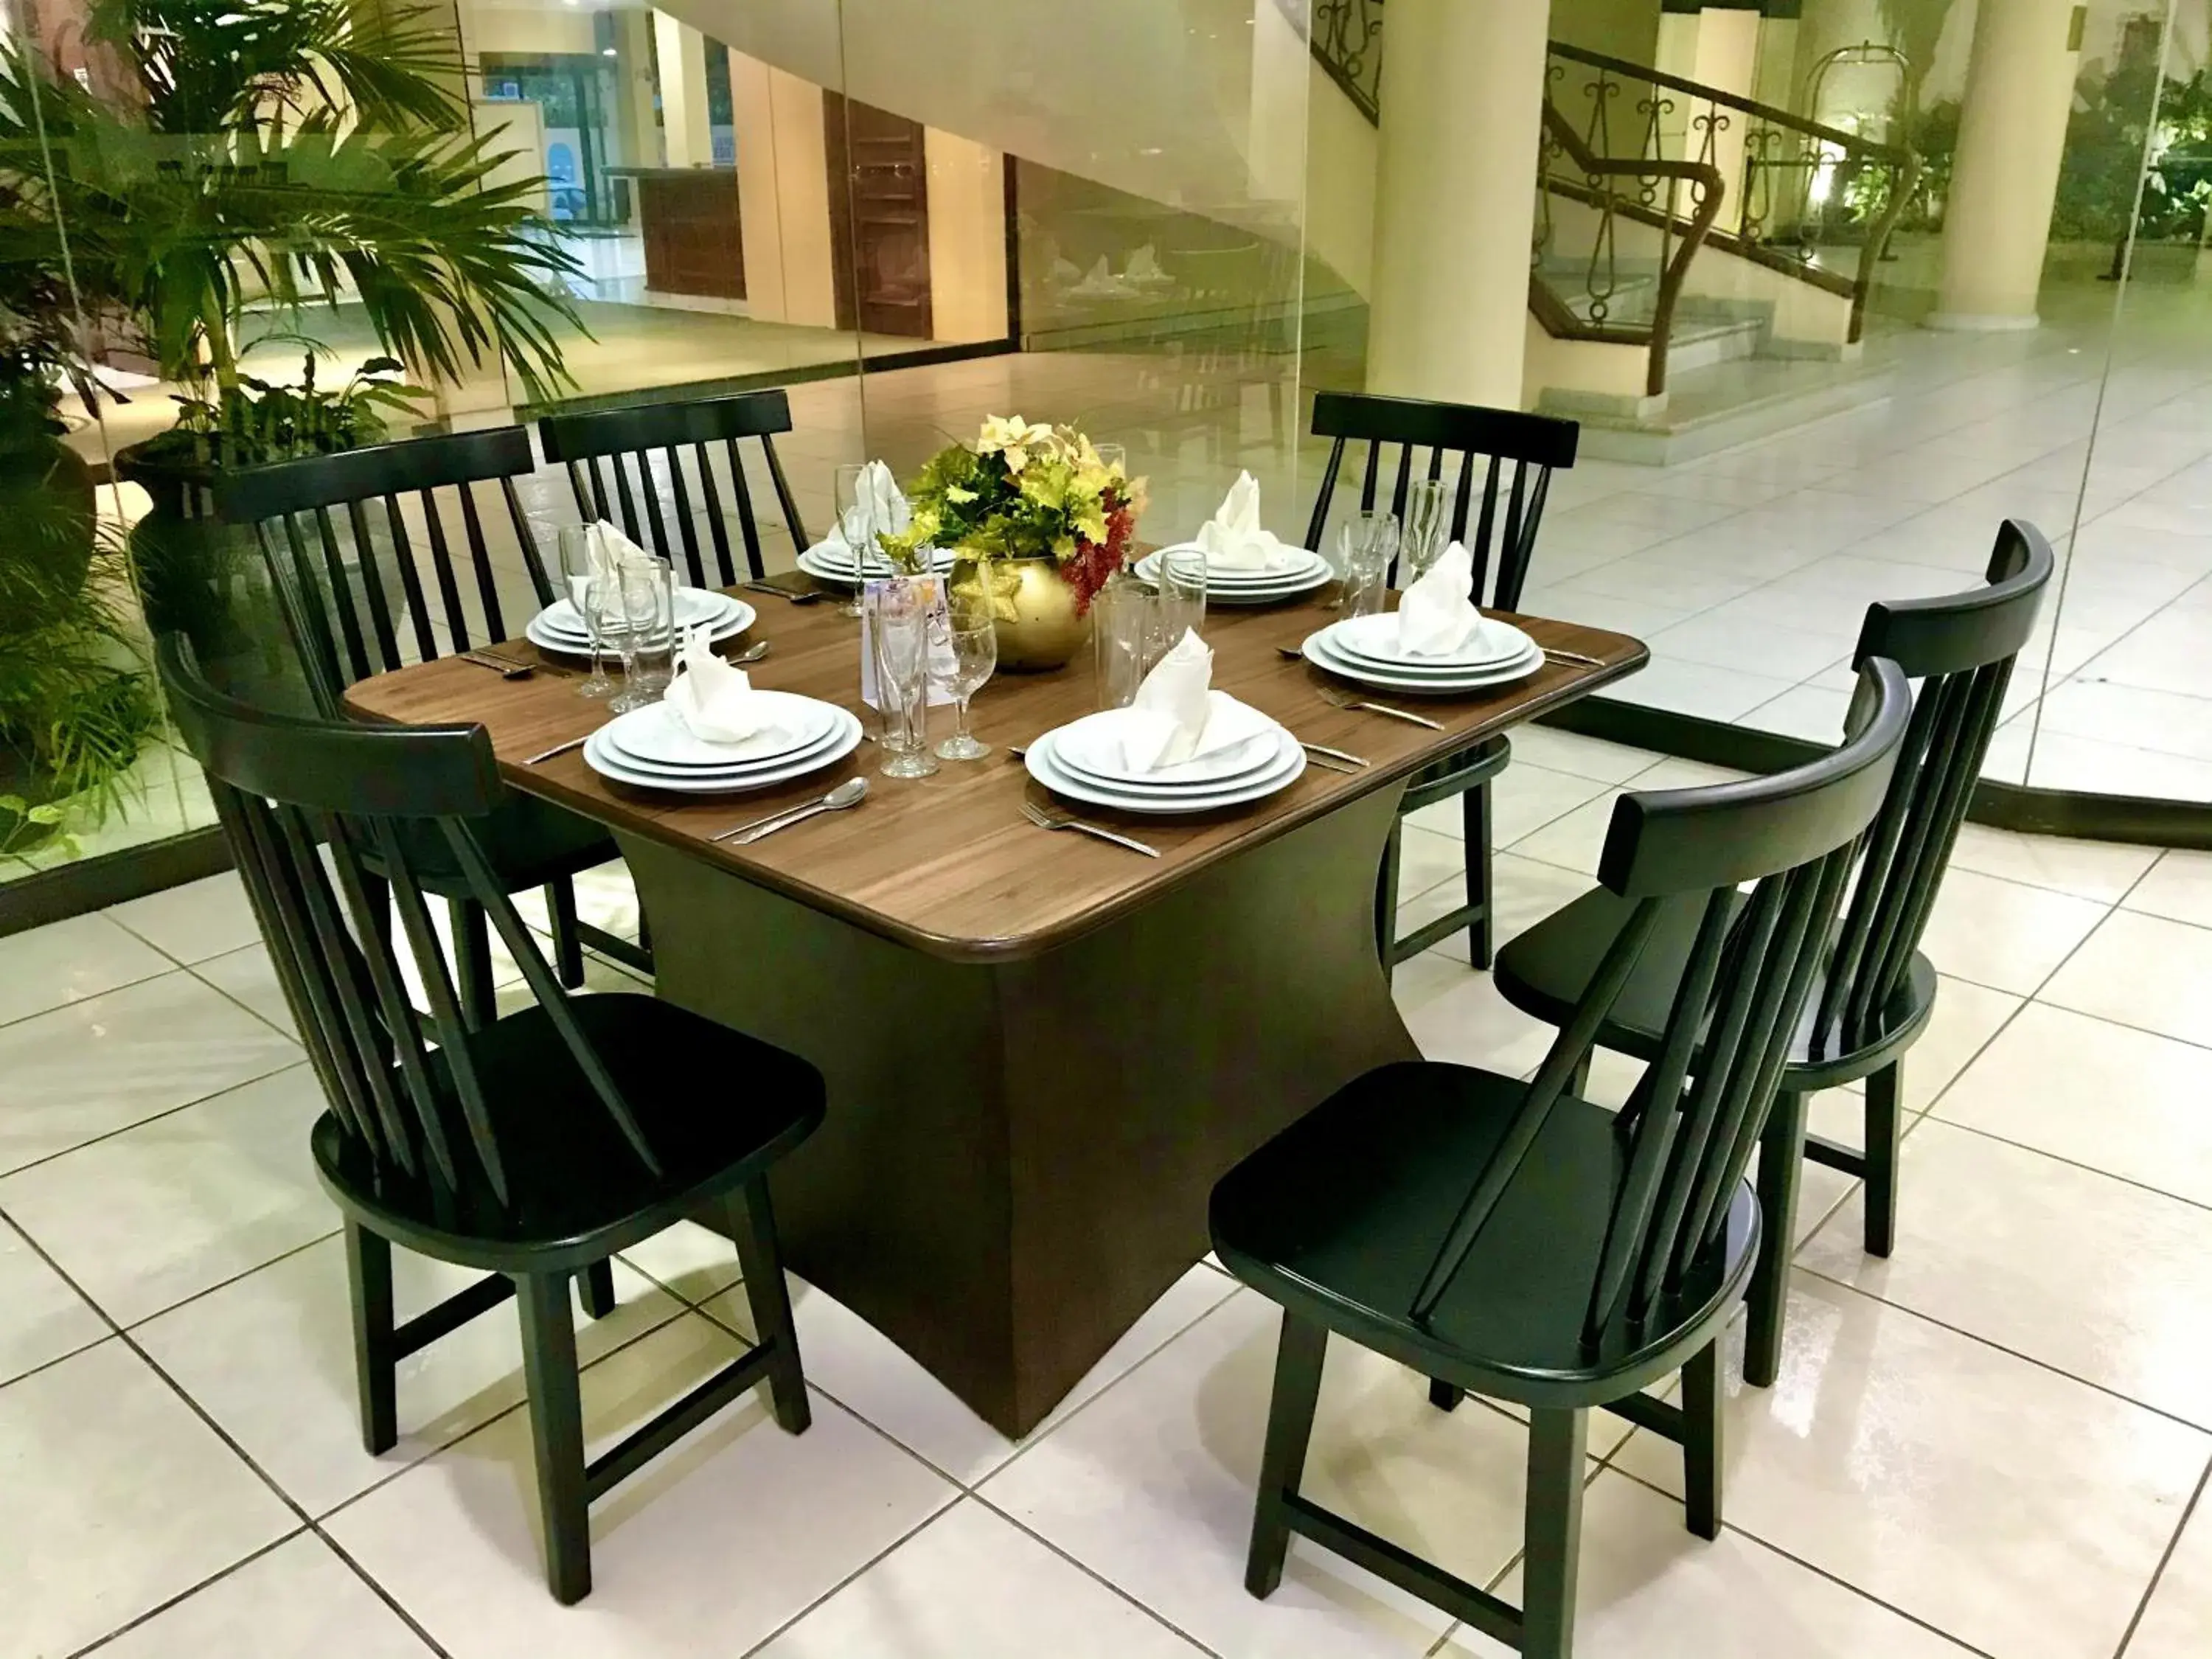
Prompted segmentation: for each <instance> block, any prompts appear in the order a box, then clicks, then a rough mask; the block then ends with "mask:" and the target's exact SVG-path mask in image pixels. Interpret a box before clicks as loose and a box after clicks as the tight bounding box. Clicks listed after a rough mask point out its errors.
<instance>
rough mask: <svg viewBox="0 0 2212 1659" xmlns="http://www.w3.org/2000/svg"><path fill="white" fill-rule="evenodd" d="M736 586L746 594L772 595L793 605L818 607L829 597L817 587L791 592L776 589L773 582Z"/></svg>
mask: <svg viewBox="0 0 2212 1659" xmlns="http://www.w3.org/2000/svg"><path fill="white" fill-rule="evenodd" d="M738 586H740V587H742V588H744V590H745V592H748V593H773V594H775V596H776V598H778V599H789V600H790V601H791V602H792V603H793V605H818V604H820V603H821V602H822V601H823V599H828V598H829V595H828V594H827V593H824V592H823V591H822V590H821V589H820V588H818V587H817V588H812V589H807V590H803V591H799V592H793V590H792V589H790V588H788V587H778V586H776V585H775V583H774V582H739V583H738Z"/></svg>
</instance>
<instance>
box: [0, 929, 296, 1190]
mask: <svg viewBox="0 0 2212 1659" xmlns="http://www.w3.org/2000/svg"><path fill="white" fill-rule="evenodd" d="M299 1059H300V1047H299V1045H298V1044H297V1043H295V1042H292V1041H291V1040H290V1039H289V1037H286V1036H282V1035H280V1034H279V1033H277V1032H276V1031H274V1030H270V1027H269V1026H268V1025H267V1024H265V1023H264V1022H263V1021H262V1020H260V1019H258V1018H255V1017H254V1016H253V1015H252V1014H249V1013H247V1012H246V1010H245V1009H243V1008H241V1007H240V1006H238V1005H237V1004H236V1003H234V1002H233V1001H231V1000H230V999H229V998H228V997H226V996H224V995H223V994H222V993H221V992H219V991H216V990H213V989H210V987H207V986H205V985H203V984H201V983H200V982H199V981H197V980H196V979H194V978H193V977H192V976H191V975H190V974H185V973H170V974H165V975H162V976H161V978H159V979H149V980H147V981H144V982H143V983H142V984H138V985H132V986H128V987H125V988H124V989H122V990H119V991H110V992H107V993H106V994H104V995H101V996H96V997H89V998H87V999H86V1000H84V1001H82V1002H79V1003H73V1004H71V1005H70V1006H67V1007H64V1008H56V1009H53V1010H52V1011H51V1012H47V1013H43V1014H34V1015H33V1016H32V1017H31V1018H28V1019H23V1020H18V1021H16V1023H15V1024H13V1025H9V1026H5V1027H0V1172H5V1171H7V1170H15V1169H20V1168H21V1167H22V1166H23V1165H24V1164H29V1163H32V1162H33V1161H34V1160H36V1159H39V1158H51V1157H52V1156H53V1155H54V1154H55V1153H57V1152H67V1151H68V1150H69V1149H70V1147H72V1146H81V1145H82V1144H83V1143H84V1142H86V1141H88V1140H90V1139H94V1137H95V1136H99V1135H104V1134H109V1133H113V1132H114V1131H115V1130H118V1129H122V1128H127V1127H130V1126H131V1124H133V1123H138V1122H142V1121H144V1120H145V1119H147V1118H149V1117H152V1116H154V1115H155V1114H157V1113H160V1112H166V1111H168V1110H170V1109H172V1108H174V1107H178V1106H184V1105H188V1104H190V1103H191V1102H193V1101H195V1100H204V1099H205V1098H206V1097H208V1096H210V1095H213V1094H219V1093H221V1092H222V1091H223V1090H225V1089H230V1088H234V1087H236V1086H237V1085H240V1084H241V1083H247V1082H251V1081H252V1080H253V1079H256V1078H261V1077H266V1076H268V1075H269V1074H270V1073H272V1072H278V1071H282V1070H283V1068H284V1067H286V1066H290V1065H293V1064H295V1063H296V1062H297V1061H298V1060H299Z"/></svg>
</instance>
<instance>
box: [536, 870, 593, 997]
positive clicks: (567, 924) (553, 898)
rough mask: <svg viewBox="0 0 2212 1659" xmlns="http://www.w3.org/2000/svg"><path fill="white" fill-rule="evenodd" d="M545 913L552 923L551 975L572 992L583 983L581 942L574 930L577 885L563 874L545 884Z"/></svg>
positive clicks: (582, 949) (582, 950)
mask: <svg viewBox="0 0 2212 1659" xmlns="http://www.w3.org/2000/svg"><path fill="white" fill-rule="evenodd" d="M545 915H546V916H547V918H548V919H549V920H550V921H551V922H552V924H553V974H554V977H556V979H558V980H559V981H561V983H562V985H563V986H564V987H567V988H568V989H569V990H571V991H577V990H581V989H582V988H583V984H584V941H583V939H582V937H581V936H580V934H579V933H577V932H576V884H575V883H574V882H573V881H571V880H570V879H569V878H568V877H566V876H562V878H560V879H559V880H557V881H549V882H547V883H546V884H545Z"/></svg>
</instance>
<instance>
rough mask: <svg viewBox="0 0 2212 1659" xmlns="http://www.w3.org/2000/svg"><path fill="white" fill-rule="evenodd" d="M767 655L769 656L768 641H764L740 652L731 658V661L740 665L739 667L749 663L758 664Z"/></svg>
mask: <svg viewBox="0 0 2212 1659" xmlns="http://www.w3.org/2000/svg"><path fill="white" fill-rule="evenodd" d="M766 655H768V641H766V640H762V641H758V642H757V643H756V644H753V645H749V646H747V647H745V648H744V650H742V651H740V652H738V654H737V655H736V656H734V657H732V658H730V659H729V660H730V661H731V662H732V663H735V664H738V665H739V666H743V665H744V664H746V663H749V662H758V661H759V660H760V659H762V658H763V657H765V656H766Z"/></svg>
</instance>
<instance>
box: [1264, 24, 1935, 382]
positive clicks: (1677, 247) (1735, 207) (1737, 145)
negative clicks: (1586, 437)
mask: <svg viewBox="0 0 2212 1659" xmlns="http://www.w3.org/2000/svg"><path fill="white" fill-rule="evenodd" d="M1282 3H1283V4H1284V5H1285V9H1289V10H1291V11H1292V12H1293V15H1299V8H1300V6H1301V5H1302V4H1304V5H1305V6H1306V7H1307V8H1308V9H1305V10H1304V13H1303V16H1304V18H1308V19H1310V26H1311V31H1312V33H1311V40H1312V45H1313V52H1314V56H1315V58H1316V60H1317V61H1318V62H1319V63H1320V64H1321V66H1322V69H1323V70H1326V71H1327V72H1328V75H1329V76H1330V78H1331V79H1333V80H1334V82H1336V83H1337V85H1338V86H1339V87H1340V88H1343V90H1344V92H1345V94H1346V96H1347V97H1349V98H1350V99H1351V100H1352V102H1353V103H1355V104H1357V105H1358V106H1359V108H1360V109H1361V110H1362V111H1364V112H1365V113H1366V114H1367V116H1368V118H1370V119H1376V118H1378V111H1379V107H1380V104H1379V98H1380V90H1381V81H1382V69H1383V52H1382V47H1383V0H1282ZM1919 170H1920V164H1919V159H1918V157H1917V155H1914V154H1913V152H1912V151H1911V149H1907V148H1905V147H1903V146H1900V145H1895V144H1888V143H1878V142H1876V141H1875V140H1873V139H1870V138H1867V137H1862V136H1861V135H1859V134H1857V133H1854V132H1850V131H1844V130H1843V129H1841V128H1838V127H1831V126H1826V125H1822V124H1820V123H1819V122H1816V121H1810V120H1807V119H1806V118H1803V117H1802V116H1798V115H1794V114H1792V113H1790V112H1789V111H1787V110H1783V109H1777V108H1775V107H1774V106H1771V105H1767V104H1762V103H1759V102H1758V101H1756V100H1753V99H1748V98H1743V97H1739V96H1737V95H1736V94H1733V93H1729V92H1723V91H1722V90H1720V89H1719V88H1714V87H1708V86H1702V85H1700V84H1699V83H1698V82H1694V81H1689V80H1685V79H1683V78H1681V77H1680V76H1672V75H1668V74H1666V73H1664V72H1663V71H1661V70H1654V69H1649V68H1646V67H1644V66H1643V65H1640V64H1632V63H1629V62H1626V61H1625V60H1624V59H1621V58H1608V57H1606V56H1604V55H1603V54H1601V53H1599V52H1586V51H1584V50H1583V49H1582V48H1580V47H1577V46H1567V45H1565V44H1564V43H1563V42H1559V41H1556V40H1555V41H1553V43H1552V46H1551V55H1550V58H1549V61H1548V64H1547V79H1546V83H1545V106H1544V135H1543V138H1542V141H1541V160H1540V163H1539V179H1540V183H1541V189H1540V190H1539V191H1538V192H1537V197H1536V201H1537V212H1536V238H1535V246H1534V251H1533V255H1532V260H1531V264H1532V267H1533V274H1532V276H1531V281H1530V288H1529V303H1530V305H1531V307H1532V308H1533V309H1534V311H1535V313H1536V314H1537V316H1538V318H1539V319H1541V321H1542V322H1543V323H1544V325H1545V326H1546V328H1547V330H1549V331H1551V332H1552V333H1553V334H1554V335H1555V336H1561V337H1568V338H1575V339H1586V340H1602V341H1607V342H1610V343H1622V344H1628V343H1647V344H1649V346H1650V354H1651V356H1650V374H1649V375H1648V376H1647V385H1648V386H1649V388H1650V392H1651V394H1652V395H1655V396H1656V395H1657V394H1658V393H1660V392H1663V391H1664V390H1665V389H1666V382H1667V347H1668V331H1669V330H1670V329H1671V328H1672V326H1673V323H1674V318H1675V316H1676V314H1677V312H1678V310H1679V308H1680V301H1681V296H1682V293H1683V289H1684V283H1685V281H1686V277H1687V274H1688V271H1689V267H1690V261H1691V260H1692V258H1693V257H1694V256H1695V255H1696V253H1697V252H1698V251H1699V248H1700V247H1703V246H1711V247H1716V248H1720V249H1723V250H1725V251H1727V252H1730V253H1733V254H1735V255H1737V256H1739V257H1740V258H1745V259H1748V260H1751V261H1753V262H1754V263H1756V264H1760V265H1764V266H1765V267H1767V268H1769V269H1771V270H1777V271H1780V272H1782V273H1783V274H1784V275H1786V276H1790V277H1793V278H1795V279H1796V280H1798V281H1801V282H1804V283H1810V284H1812V285H1813V286H1814V287H1817V288H1820V289H1826V290H1827V291H1828V292H1830V293H1832V294H1835V295H1839V296H1842V297H1844V298H1846V299H1848V300H1849V301H1850V314H1849V319H1848V323H1847V325H1846V326H1847V332H1846V335H1845V337H1846V338H1847V339H1849V340H1851V341H1856V340H1857V339H1858V338H1859V337H1860V335H1861V333H1862V332H1863V329H1864V327H1865V322H1866V310H1867V300H1868V295H1869V291H1870V290H1871V289H1872V286H1873V283H1874V277H1875V265H1876V264H1877V262H1878V261H1879V260H1880V258H1881V253H1882V250H1883V249H1884V248H1885V247H1886V246H1887V243H1888V240H1889V236H1890V233H1891V232H1892V231H1893V229H1894V228H1895V227H1896V224H1897V222H1898V219H1899V216H1900V215H1901V214H1903V212H1904V211H1905V207H1906V204H1908V202H1909V201H1910V200H1911V195H1912V191H1913V189H1914V187H1915V185H1917V181H1918V178H1919Z"/></svg>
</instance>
